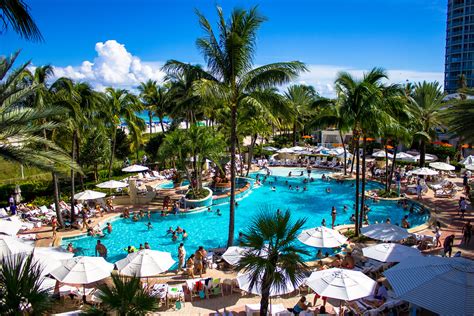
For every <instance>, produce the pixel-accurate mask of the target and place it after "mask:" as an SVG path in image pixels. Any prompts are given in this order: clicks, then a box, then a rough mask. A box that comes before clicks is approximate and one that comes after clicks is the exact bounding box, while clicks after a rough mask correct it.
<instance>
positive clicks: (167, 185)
mask: <svg viewBox="0 0 474 316" xmlns="http://www.w3.org/2000/svg"><path fill="white" fill-rule="evenodd" d="M185 185H189V181H188V180H183V182H181V186H185ZM173 188H174V183H173V181H167V182H163V183H160V184H158V185H157V186H156V189H173Z"/></svg>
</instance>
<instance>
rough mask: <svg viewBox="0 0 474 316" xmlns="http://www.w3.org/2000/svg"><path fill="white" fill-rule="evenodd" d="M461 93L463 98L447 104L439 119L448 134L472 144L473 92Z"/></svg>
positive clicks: (473, 121)
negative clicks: (446, 127)
mask: <svg viewBox="0 0 474 316" xmlns="http://www.w3.org/2000/svg"><path fill="white" fill-rule="evenodd" d="M461 92H462V94H464V95H465V97H464V98H461V99H460V100H450V101H449V102H447V103H446V107H445V109H444V110H443V113H442V117H441V119H442V120H443V122H444V123H445V125H446V126H448V130H449V131H450V132H452V133H455V134H456V135H459V136H460V137H462V139H463V141H465V142H467V143H470V144H474V99H473V97H474V90H472V89H464V90H462V91H461Z"/></svg>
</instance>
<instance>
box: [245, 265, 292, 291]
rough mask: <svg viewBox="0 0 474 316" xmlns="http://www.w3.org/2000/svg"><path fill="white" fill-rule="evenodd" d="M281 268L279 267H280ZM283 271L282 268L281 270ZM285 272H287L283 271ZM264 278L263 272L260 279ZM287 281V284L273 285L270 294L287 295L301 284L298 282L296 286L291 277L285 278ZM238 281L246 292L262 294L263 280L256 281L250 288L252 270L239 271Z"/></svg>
mask: <svg viewBox="0 0 474 316" xmlns="http://www.w3.org/2000/svg"><path fill="white" fill-rule="evenodd" d="M278 269H279V268H278ZM280 271H281V270H280ZM283 273H285V272H284V271H283ZM262 278H263V272H262V274H261V276H260V277H259V280H261V279H262ZM285 280H286V283H285V286H284V287H282V286H272V287H271V288H270V296H279V295H285V294H288V293H291V292H293V291H294V290H295V289H296V288H297V287H298V286H300V285H301V284H296V288H295V286H294V285H293V284H292V283H291V282H290V280H289V278H288V277H287V278H285ZM237 282H238V283H239V288H240V289H241V290H243V291H245V292H248V293H252V294H255V295H262V285H261V282H256V283H255V284H254V286H253V287H252V288H250V282H251V274H250V272H247V273H239V274H238V275H237Z"/></svg>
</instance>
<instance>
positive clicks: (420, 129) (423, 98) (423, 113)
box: [408, 81, 445, 167]
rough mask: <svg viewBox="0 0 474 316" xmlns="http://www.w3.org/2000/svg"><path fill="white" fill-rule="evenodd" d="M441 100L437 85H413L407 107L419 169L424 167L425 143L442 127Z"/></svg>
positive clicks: (439, 89) (427, 83) (424, 83)
mask: <svg viewBox="0 0 474 316" xmlns="http://www.w3.org/2000/svg"><path fill="white" fill-rule="evenodd" d="M443 99H444V94H443V92H442V90H441V86H440V85H439V83H438V82H426V81H423V82H419V83H417V84H415V89H414V91H413V94H412V96H411V97H410V102H409V104H408V106H409V109H410V113H411V115H412V117H413V121H412V128H413V135H414V139H415V140H418V141H419V144H420V166H421V167H422V166H424V165H425V154H426V143H427V142H429V141H430V140H431V139H432V138H433V137H434V136H435V135H436V129H437V128H440V127H442V110H443V107H444V106H445V104H444V102H443Z"/></svg>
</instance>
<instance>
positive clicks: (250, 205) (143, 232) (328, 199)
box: [63, 168, 427, 262]
mask: <svg viewBox="0 0 474 316" xmlns="http://www.w3.org/2000/svg"><path fill="white" fill-rule="evenodd" d="M299 170H303V169H293V174H298V175H299V174H300V173H299ZM273 174H275V175H278V176H277V177H274V176H270V177H269V178H268V179H267V181H266V183H264V184H263V185H261V186H260V187H254V188H253V189H252V190H251V191H249V192H247V193H243V194H241V195H240V196H239V197H238V202H239V203H238V206H237V207H236V211H235V212H236V215H235V227H236V229H235V235H236V236H235V239H237V236H238V233H239V231H244V230H245V229H246V227H247V225H248V223H249V219H250V218H251V217H252V216H253V215H255V214H257V213H258V212H259V211H260V210H261V209H262V208H265V207H267V208H271V209H272V210H276V209H278V208H280V209H281V210H286V209H289V210H290V211H291V213H292V217H293V219H294V220H296V219H298V218H307V222H306V225H305V228H311V227H315V226H320V225H321V221H322V219H323V218H324V219H326V222H327V226H330V225H331V215H330V214H331V207H332V206H335V207H336V209H337V219H336V224H348V223H350V220H349V218H350V216H351V214H352V213H353V203H354V202H353V201H354V192H355V189H354V187H353V186H352V185H353V181H347V182H345V183H343V184H337V183H335V182H330V183H328V182H325V181H323V180H321V175H322V174H323V172H321V171H315V170H313V172H312V176H313V177H314V178H315V181H314V182H311V183H308V184H307V187H308V191H306V192H302V191H301V189H300V191H299V192H296V191H295V190H292V191H290V190H289V189H288V185H289V184H291V185H292V186H293V187H296V186H297V185H298V186H300V187H301V188H302V187H303V186H304V184H303V182H302V180H303V178H304V177H300V176H295V177H291V178H288V177H286V176H285V175H287V174H288V169H287V168H273ZM304 174H305V175H306V171H304ZM253 177H255V175H253ZM261 177H262V176H261ZM275 179H276V182H275ZM285 181H288V184H286V183H285ZM271 186H275V187H276V191H272V190H271ZM379 186H380V184H377V183H373V182H368V184H367V189H373V188H376V187H379ZM328 187H330V188H331V193H326V188H328ZM221 203H222V204H218V205H214V206H213V207H212V210H213V212H210V213H209V212H207V211H203V212H198V213H191V214H180V215H169V216H167V217H160V216H159V214H157V213H156V214H152V219H151V222H152V225H153V229H151V230H148V228H147V226H146V225H145V224H146V223H147V222H148V219H147V218H144V219H142V220H141V221H139V222H132V221H131V220H130V219H121V218H119V219H116V220H115V221H113V222H112V225H113V232H112V234H110V235H107V234H106V236H105V237H103V238H101V241H102V243H103V244H104V245H105V246H106V247H107V249H108V251H109V257H108V258H107V260H108V261H110V262H115V261H117V260H119V259H122V258H123V257H125V256H126V252H125V250H124V248H126V247H127V246H128V245H133V246H135V247H137V248H138V247H139V245H140V243H142V244H144V243H145V242H149V244H150V246H151V248H152V249H155V250H160V251H168V252H171V253H172V255H173V256H174V257H175V258H176V257H177V248H178V245H179V243H180V242H181V238H180V239H179V240H178V241H177V242H173V241H172V240H171V237H170V236H167V235H166V230H167V229H168V228H169V227H170V226H172V227H173V228H174V229H176V227H177V226H178V225H179V226H180V227H181V228H183V229H185V230H186V231H187V232H188V234H189V238H188V239H187V240H185V241H184V243H185V248H186V251H187V253H188V254H191V253H193V252H194V251H195V250H196V249H197V247H198V246H200V245H202V246H204V247H205V248H216V247H224V246H225V245H226V241H227V230H228V222H229V215H228V208H229V204H228V202H225V200H221ZM368 204H369V206H370V208H371V212H370V213H369V220H370V222H371V223H374V222H375V221H378V222H383V221H385V220H386V219H387V218H388V217H390V218H391V220H392V223H400V222H401V219H402V217H403V216H404V215H408V212H404V211H403V209H402V208H400V207H398V206H397V203H396V202H393V201H380V202H379V203H374V202H372V201H369V202H368ZM344 205H347V207H348V208H349V210H348V211H347V212H344V211H343V207H344ZM217 209H220V210H221V213H222V216H218V215H216V213H215V212H214V211H215V210H217ZM426 219H427V215H425V216H418V215H409V219H408V220H409V222H410V224H411V225H412V226H416V225H419V224H422V223H423V222H425V221H426ZM69 242H72V243H73V245H74V247H76V248H80V250H81V252H80V253H79V254H81V255H91V256H93V255H94V248H95V244H96V242H97V238H96V237H88V236H81V237H74V238H68V239H66V238H65V239H63V245H66V244H67V243H69ZM307 249H308V250H309V251H311V256H309V257H308V258H306V259H308V260H310V259H314V258H315V255H316V249H315V248H312V247H307ZM324 251H325V250H323V252H324Z"/></svg>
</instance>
